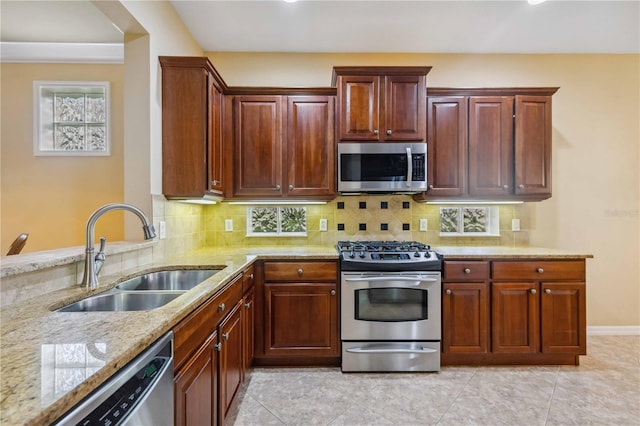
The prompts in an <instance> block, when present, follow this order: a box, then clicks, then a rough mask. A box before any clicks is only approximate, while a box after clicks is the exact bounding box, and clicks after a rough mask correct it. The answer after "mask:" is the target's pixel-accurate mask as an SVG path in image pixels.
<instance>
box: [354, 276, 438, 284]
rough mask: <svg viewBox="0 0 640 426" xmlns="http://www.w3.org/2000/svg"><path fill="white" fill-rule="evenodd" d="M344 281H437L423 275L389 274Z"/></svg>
mask: <svg viewBox="0 0 640 426" xmlns="http://www.w3.org/2000/svg"><path fill="white" fill-rule="evenodd" d="M344 280H345V281H353V282H362V281H413V282H416V281H418V282H421V283H435V282H438V280H437V279H435V278H424V277H410V276H404V277H394V276H391V275H387V276H375V277H357V278H345V279H344Z"/></svg>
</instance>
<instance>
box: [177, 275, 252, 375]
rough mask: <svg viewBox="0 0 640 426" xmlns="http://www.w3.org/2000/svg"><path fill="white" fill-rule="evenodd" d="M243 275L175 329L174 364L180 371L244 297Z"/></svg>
mask: <svg viewBox="0 0 640 426" xmlns="http://www.w3.org/2000/svg"><path fill="white" fill-rule="evenodd" d="M241 278H242V276H241V275H238V276H237V277H236V278H234V280H233V281H232V282H231V283H230V284H228V285H227V287H225V289H224V290H222V292H220V293H218V294H217V295H215V296H214V297H212V298H211V299H209V300H208V301H206V302H205V303H204V304H203V305H202V306H200V307H199V308H198V309H196V310H195V311H194V312H192V313H191V314H190V315H189V316H187V317H186V318H185V319H183V320H182V321H181V322H180V323H179V324H178V325H177V326H175V327H174V329H173V333H174V335H173V342H174V358H175V360H174V363H175V369H178V367H180V366H181V365H182V364H183V363H184V362H185V361H186V360H187V358H188V357H189V355H190V354H191V353H192V352H193V351H195V350H196V349H198V347H199V346H200V344H201V343H202V342H204V341H205V340H206V339H207V338H208V337H209V335H210V334H211V333H213V332H214V331H215V329H216V326H217V325H218V323H219V322H220V321H222V319H223V318H224V317H225V316H226V315H227V314H228V313H229V312H231V309H232V308H233V307H234V306H235V305H236V303H238V301H239V300H240V298H241V297H242V284H241V281H240V280H241Z"/></svg>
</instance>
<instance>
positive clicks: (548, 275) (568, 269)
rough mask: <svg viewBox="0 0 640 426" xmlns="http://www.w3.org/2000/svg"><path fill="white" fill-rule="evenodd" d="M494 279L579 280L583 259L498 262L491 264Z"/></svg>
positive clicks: (582, 273) (582, 277) (581, 274)
mask: <svg viewBox="0 0 640 426" xmlns="http://www.w3.org/2000/svg"><path fill="white" fill-rule="evenodd" d="M492 275H493V279H494V280H533V281H548V280H580V281H583V280H584V279H585V268H584V261H583V260H575V261H567V260H558V261H553V260H551V261H537V260H534V261H524V262H499V261H494V262H493V266H492Z"/></svg>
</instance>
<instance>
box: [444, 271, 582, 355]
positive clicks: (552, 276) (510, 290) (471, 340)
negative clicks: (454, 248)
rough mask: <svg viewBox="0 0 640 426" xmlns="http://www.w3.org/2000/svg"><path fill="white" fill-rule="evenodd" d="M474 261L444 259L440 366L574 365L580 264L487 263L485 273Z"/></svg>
mask: <svg viewBox="0 0 640 426" xmlns="http://www.w3.org/2000/svg"><path fill="white" fill-rule="evenodd" d="M481 263H482V262H475V264H474V262H464V261H446V260H445V262H444V274H443V281H444V284H443V289H444V291H443V296H442V297H443V299H442V312H443V315H442V322H443V332H442V364H443V365H465V364H467V365H485V364H506V365H508V364H523V365H526V364H532V365H533V364H552V365H558V364H571V365H578V363H579V355H586V284H585V261H584V260H546V259H545V260H526V261H517V260H492V261H486V262H484V263H486V264H487V265H490V270H491V272H490V274H488V273H487V274H486V278H485V275H484V274H483V273H478V272H475V271H478V270H479V269H481V268H479V266H481ZM472 266H473V268H472ZM463 270H464V271H469V272H464V273H461V272H460V271H463ZM465 274H468V275H466V277H468V278H466V279H465ZM454 279H455V281H454ZM474 281H475V282H474ZM487 313H489V314H487Z"/></svg>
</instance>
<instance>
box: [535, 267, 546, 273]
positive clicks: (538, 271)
mask: <svg viewBox="0 0 640 426" xmlns="http://www.w3.org/2000/svg"><path fill="white" fill-rule="evenodd" d="M536 272H537V273H539V274H541V273H543V272H544V269H542V268H538V269H536Z"/></svg>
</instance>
